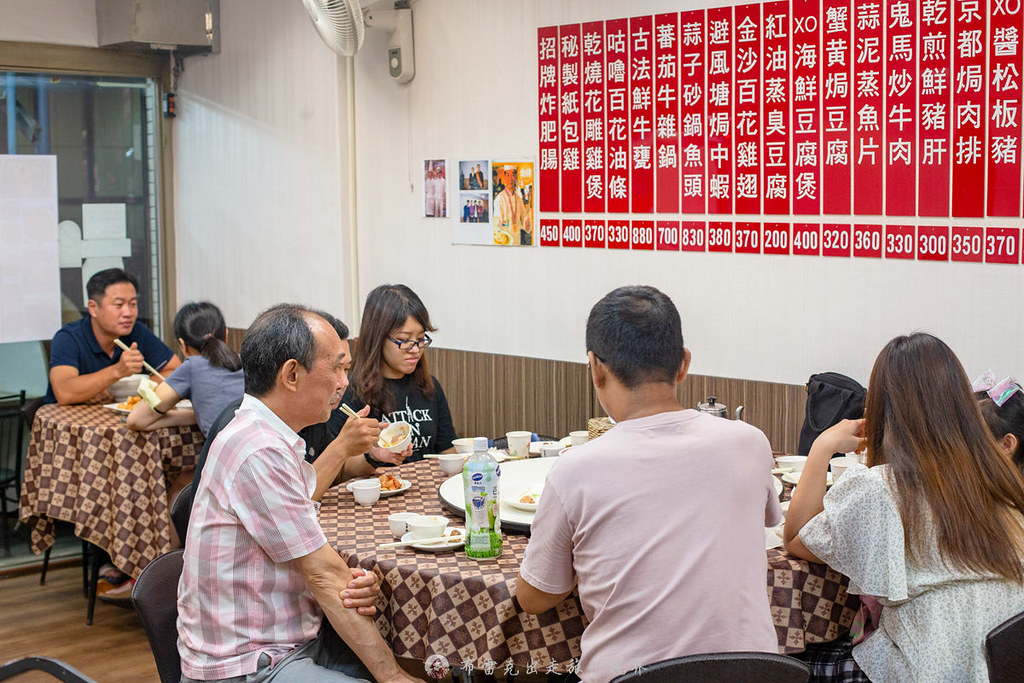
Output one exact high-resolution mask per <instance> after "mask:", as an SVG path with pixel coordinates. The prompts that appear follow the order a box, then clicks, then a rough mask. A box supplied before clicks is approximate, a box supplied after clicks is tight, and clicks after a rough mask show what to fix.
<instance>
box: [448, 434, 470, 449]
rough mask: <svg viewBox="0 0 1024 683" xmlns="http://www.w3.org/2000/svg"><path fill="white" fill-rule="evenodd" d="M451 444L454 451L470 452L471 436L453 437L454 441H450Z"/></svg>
mask: <svg viewBox="0 0 1024 683" xmlns="http://www.w3.org/2000/svg"><path fill="white" fill-rule="evenodd" d="M452 445H453V446H455V452H456V453H472V452H473V437H471V436H466V437H463V438H461V439H455V440H454V441H452Z"/></svg>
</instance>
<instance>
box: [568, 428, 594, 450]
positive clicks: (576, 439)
mask: <svg viewBox="0 0 1024 683" xmlns="http://www.w3.org/2000/svg"><path fill="white" fill-rule="evenodd" d="M569 440H570V441H571V442H572V445H573V446H582V445H583V444H585V443H586V442H588V441H590V432H588V431H587V430H585V429H584V430H582V431H579V432H569Z"/></svg>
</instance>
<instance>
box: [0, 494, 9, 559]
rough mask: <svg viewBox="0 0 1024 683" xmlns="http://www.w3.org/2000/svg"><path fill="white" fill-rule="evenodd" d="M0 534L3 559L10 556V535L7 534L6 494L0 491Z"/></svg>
mask: <svg viewBox="0 0 1024 683" xmlns="http://www.w3.org/2000/svg"><path fill="white" fill-rule="evenodd" d="M0 522H2V524H0V534H3V535H4V557H10V554H11V535H10V534H9V533H8V532H7V492H6V489H2V490H0Z"/></svg>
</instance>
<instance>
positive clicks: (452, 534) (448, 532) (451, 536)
mask: <svg viewBox="0 0 1024 683" xmlns="http://www.w3.org/2000/svg"><path fill="white" fill-rule="evenodd" d="M462 531H463V530H462V529H460V528H459V527H449V528H447V529H445V531H444V537H445V538H447V539H448V540H449V541H456V540H461V539H462Z"/></svg>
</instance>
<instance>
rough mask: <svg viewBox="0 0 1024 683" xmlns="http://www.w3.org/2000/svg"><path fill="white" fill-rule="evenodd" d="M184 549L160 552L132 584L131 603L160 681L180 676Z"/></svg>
mask: <svg viewBox="0 0 1024 683" xmlns="http://www.w3.org/2000/svg"><path fill="white" fill-rule="evenodd" d="M183 554H184V551H183V550H181V549H180V548H179V549H178V550H172V551H170V552H169V553H164V554H163V555H161V556H159V557H158V558H156V559H155V560H153V561H152V562H150V563H149V564H147V565H146V568H145V569H143V570H142V574H140V575H139V578H138V580H137V581H136V582H135V586H134V588H132V603H133V604H134V605H135V611H137V612H138V613H139V619H140V620H141V621H142V627H143V628H144V629H145V630H146V637H147V638H148V639H149V647H150V649H151V650H152V651H153V659H155V660H156V668H157V671H159V672H160V681H161V683H178V681H180V680H181V659H180V658H179V656H178V624H177V622H178V579H179V578H181V570H182V567H183V566H184V564H183V557H182V556H183Z"/></svg>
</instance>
